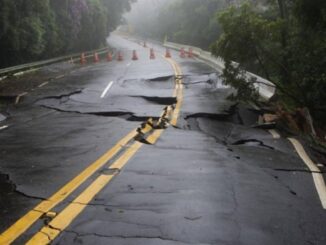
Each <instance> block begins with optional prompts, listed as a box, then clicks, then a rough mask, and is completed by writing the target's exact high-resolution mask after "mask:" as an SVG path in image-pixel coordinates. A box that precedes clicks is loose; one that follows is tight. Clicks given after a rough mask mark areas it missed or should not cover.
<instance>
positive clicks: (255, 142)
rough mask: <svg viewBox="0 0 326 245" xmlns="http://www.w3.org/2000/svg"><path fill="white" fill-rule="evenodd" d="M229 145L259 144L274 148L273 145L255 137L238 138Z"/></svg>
mask: <svg viewBox="0 0 326 245" xmlns="http://www.w3.org/2000/svg"><path fill="white" fill-rule="evenodd" d="M231 145H248V146H261V147H265V148H267V149H270V150H275V148H274V147H272V146H269V145H266V144H265V143H264V142H263V141H261V140H256V139H246V140H238V141H236V142H234V143H231Z"/></svg>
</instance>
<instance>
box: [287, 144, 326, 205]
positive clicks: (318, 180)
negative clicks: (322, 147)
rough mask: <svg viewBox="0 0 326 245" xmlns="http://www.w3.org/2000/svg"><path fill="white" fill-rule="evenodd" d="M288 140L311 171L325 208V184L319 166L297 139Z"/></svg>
mask: <svg viewBox="0 0 326 245" xmlns="http://www.w3.org/2000/svg"><path fill="white" fill-rule="evenodd" d="M288 140H289V141H290V142H291V143H292V145H293V146H294V148H295V150H296V151H297V153H298V155H299V156H300V157H301V159H302V160H303V162H304V163H305V164H306V165H307V167H308V168H309V169H310V171H311V172H312V178H313V180H314V184H315V187H316V190H317V192H318V195H319V199H320V201H321V204H322V206H323V208H324V209H326V186H325V181H324V178H323V175H322V173H321V172H320V170H319V168H318V167H317V166H316V165H315V163H314V162H313V161H312V160H311V159H310V157H309V156H308V154H307V153H306V151H305V150H304V148H303V146H302V145H301V143H300V142H299V141H298V140H296V139H294V138H288Z"/></svg>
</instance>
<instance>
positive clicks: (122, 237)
mask: <svg viewBox="0 0 326 245" xmlns="http://www.w3.org/2000/svg"><path fill="white" fill-rule="evenodd" d="M49 228H50V229H54V230H57V231H60V232H63V233H70V234H74V235H75V236H76V237H79V238H81V237H88V236H95V237H100V238H110V239H124V240H125V239H151V240H153V239H155V240H161V241H170V242H176V243H181V244H192V243H189V242H183V241H181V240H177V239H173V238H169V237H165V236H163V235H160V236H155V235H153V236H144V235H132V236H127V235H104V234H99V233H96V232H90V233H86V232H76V231H73V230H60V229H58V228H55V227H52V226H49ZM153 228H154V229H158V228H157V227H155V226H153ZM50 241H51V240H50Z"/></svg>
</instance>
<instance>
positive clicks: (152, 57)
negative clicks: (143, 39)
mask: <svg viewBox="0 0 326 245" xmlns="http://www.w3.org/2000/svg"><path fill="white" fill-rule="evenodd" d="M149 58H150V59H151V60H154V59H155V53H154V49H152V48H151V50H150V55H149Z"/></svg>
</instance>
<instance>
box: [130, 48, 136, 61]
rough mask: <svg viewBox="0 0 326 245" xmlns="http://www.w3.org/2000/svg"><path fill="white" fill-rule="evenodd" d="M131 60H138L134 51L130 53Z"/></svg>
mask: <svg viewBox="0 0 326 245" xmlns="http://www.w3.org/2000/svg"><path fill="white" fill-rule="evenodd" d="M131 59H132V60H138V56H137V52H136V50H134V51H132V58H131Z"/></svg>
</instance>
